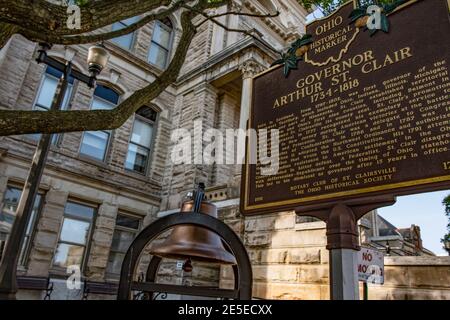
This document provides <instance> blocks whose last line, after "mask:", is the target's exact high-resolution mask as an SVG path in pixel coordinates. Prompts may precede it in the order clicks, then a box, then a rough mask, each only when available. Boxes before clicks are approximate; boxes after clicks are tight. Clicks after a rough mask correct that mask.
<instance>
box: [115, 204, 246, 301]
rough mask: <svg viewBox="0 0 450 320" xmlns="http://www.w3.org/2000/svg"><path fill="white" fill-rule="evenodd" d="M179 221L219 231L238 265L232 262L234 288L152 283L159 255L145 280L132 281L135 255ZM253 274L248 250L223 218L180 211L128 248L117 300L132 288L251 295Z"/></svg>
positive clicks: (239, 296) (128, 296) (241, 297)
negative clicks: (233, 264) (221, 219)
mask: <svg viewBox="0 0 450 320" xmlns="http://www.w3.org/2000/svg"><path fill="white" fill-rule="evenodd" d="M179 225H193V226H197V227H202V228H206V229H208V230H210V231H212V232H214V233H216V234H217V235H219V236H220V237H221V238H222V240H223V242H224V243H225V245H226V246H227V247H228V248H229V250H230V251H231V253H232V254H233V255H234V256H235V258H236V261H237V265H235V266H233V271H234V275H235V279H234V281H235V288H234V290H227V289H219V288H208V287H185V286H178V285H163V284H157V283H154V281H155V278H156V273H157V270H158V267H159V264H160V262H161V258H157V257H154V258H153V259H152V260H151V262H150V265H149V267H148V269H147V276H146V281H145V282H136V281H133V277H134V275H135V273H136V269H137V262H138V259H139V257H140V255H141V253H142V252H143V250H144V249H145V247H146V246H147V245H148V244H149V243H150V242H151V241H153V240H154V239H156V238H157V237H158V236H159V235H160V234H161V233H163V232H165V231H166V230H168V229H170V228H173V227H175V226H179ZM252 284H253V275H252V268H251V264H250V259H249V257H248V254H247V251H246V249H245V247H244V245H243V243H242V242H241V240H240V239H239V237H238V236H237V235H236V233H234V231H233V230H232V229H231V228H230V227H229V226H228V225H227V224H225V223H224V222H222V221H220V220H219V219H216V218H214V217H211V216H209V215H206V214H202V213H194V212H190V213H187V212H183V213H181V212H180V213H175V214H172V215H169V216H166V217H164V218H160V219H158V220H156V221H155V222H153V223H152V224H150V225H149V226H147V227H146V228H145V229H144V230H142V231H141V232H140V233H139V235H138V236H137V237H136V239H135V240H134V241H133V243H132V244H131V246H130V248H129V249H128V251H127V253H126V255H125V258H124V260H123V263H122V270H121V273H120V282H119V291H118V295H117V299H118V300H130V299H131V298H132V295H131V291H133V290H140V291H145V292H149V293H150V292H167V293H177V294H187V295H193V296H195V295H197V296H209V297H222V298H229V299H238V300H250V299H251V298H252Z"/></svg>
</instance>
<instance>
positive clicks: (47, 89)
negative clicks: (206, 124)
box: [28, 66, 74, 144]
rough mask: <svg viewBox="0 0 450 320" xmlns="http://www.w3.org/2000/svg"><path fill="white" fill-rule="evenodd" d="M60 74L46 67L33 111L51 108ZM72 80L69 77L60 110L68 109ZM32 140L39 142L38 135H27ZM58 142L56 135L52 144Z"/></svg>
mask: <svg viewBox="0 0 450 320" xmlns="http://www.w3.org/2000/svg"><path fill="white" fill-rule="evenodd" d="M62 75H63V74H62V72H61V71H59V70H56V69H55V68H53V67H50V66H47V68H46V70H45V73H44V76H43V78H42V81H41V84H40V86H39V90H38V93H37V95H36V100H35V102H34V106H33V109H34V110H36V111H49V110H50V108H51V107H52V102H53V99H54V98H55V94H56V89H57V87H58V83H59V82H60V79H61V78H62ZM73 83H74V79H73V78H72V77H69V84H68V86H67V89H66V94H65V96H64V101H63V104H62V106H61V109H62V110H66V109H67V108H68V107H69V102H70V97H71V96H72V90H73ZM28 136H29V137H30V138H32V139H34V140H39V139H40V137H41V135H40V134H30V135H28ZM57 140H58V135H56V134H55V135H53V140H52V143H53V144H56V142H57Z"/></svg>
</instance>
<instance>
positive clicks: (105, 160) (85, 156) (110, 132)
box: [78, 83, 122, 165]
mask: <svg viewBox="0 0 450 320" xmlns="http://www.w3.org/2000/svg"><path fill="white" fill-rule="evenodd" d="M99 85H101V86H103V87H106V88H108V89H110V90H112V91H114V92H115V93H116V94H117V95H118V99H117V104H115V105H114V108H115V107H117V106H118V105H119V104H120V103H121V100H122V95H121V94H120V92H119V91H117V90H116V89H114V88H112V87H111V86H108V85H107V84H101V83H99ZM94 92H95V91H94ZM94 99H98V100H101V101H103V102H106V103H108V104H113V103H112V102H111V101H108V100H106V99H104V98H102V97H99V96H96V95H95V94H93V95H92V98H91V102H90V105H89V110H92V106H93V104H94ZM114 108H112V109H114ZM112 109H111V110H112ZM96 110H102V109H96ZM95 131H101V132H105V133H108V141H107V142H106V148H105V154H104V156H103V160H100V159H98V158H95V157H92V156H90V155H88V154H86V153H83V152H81V148H82V146H83V141H84V136H85V134H86V132H88V131H83V132H82V134H81V140H80V145H79V146H78V155H79V157H81V158H83V159H86V160H89V161H94V162H96V163H99V164H103V165H104V164H106V163H108V161H109V155H110V151H111V145H112V141H113V139H114V132H115V131H114V130H95Z"/></svg>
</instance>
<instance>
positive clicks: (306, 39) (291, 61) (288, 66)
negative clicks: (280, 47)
mask: <svg viewBox="0 0 450 320" xmlns="http://www.w3.org/2000/svg"><path fill="white" fill-rule="evenodd" d="M312 42H313V41H312V36H311V35H310V34H305V35H304V36H303V37H301V38H300V39H298V40H297V41H295V42H294V43H293V44H292V45H291V47H290V48H289V50H288V51H287V52H286V53H281V54H280V55H281V58H280V59H278V60H276V61H275V62H274V63H272V66H275V65H279V64H283V65H284V69H283V73H284V76H285V77H287V76H289V73H290V72H291V70H293V69H297V68H298V61H300V60H302V59H303V54H302V55H299V54H297V52H298V50H299V49H300V48H302V47H303V46H307V45H308V44H311V43H312Z"/></svg>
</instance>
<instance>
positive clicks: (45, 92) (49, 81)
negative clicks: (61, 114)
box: [36, 74, 58, 109]
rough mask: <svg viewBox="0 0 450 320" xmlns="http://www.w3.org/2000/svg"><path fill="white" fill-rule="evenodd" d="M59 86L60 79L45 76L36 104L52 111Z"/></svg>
mask: <svg viewBox="0 0 450 320" xmlns="http://www.w3.org/2000/svg"><path fill="white" fill-rule="evenodd" d="M57 86H58V79H56V78H54V77H52V76H49V75H47V74H46V75H45V76H44V80H43V83H42V87H41V91H40V92H39V97H38V99H37V101H36V104H38V105H39V106H41V107H44V108H46V109H50V108H51V106H52V101H53V97H54V96H55V93H56V87H57Z"/></svg>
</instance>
